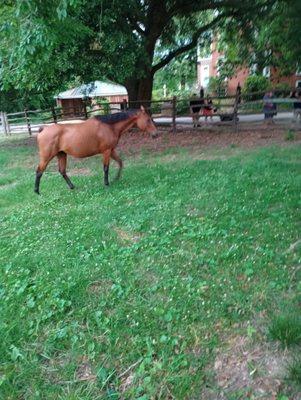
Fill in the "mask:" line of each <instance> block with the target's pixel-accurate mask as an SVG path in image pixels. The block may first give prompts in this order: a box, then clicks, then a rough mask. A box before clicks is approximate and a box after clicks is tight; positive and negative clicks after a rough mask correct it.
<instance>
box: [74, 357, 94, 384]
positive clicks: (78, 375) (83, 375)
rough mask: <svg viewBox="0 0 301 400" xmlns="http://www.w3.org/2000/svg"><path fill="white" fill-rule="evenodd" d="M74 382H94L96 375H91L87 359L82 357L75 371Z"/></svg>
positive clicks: (90, 367)
mask: <svg viewBox="0 0 301 400" xmlns="http://www.w3.org/2000/svg"><path fill="white" fill-rule="evenodd" d="M74 380H75V381H77V382H83V381H95V380H96V375H95V374H93V371H92V366H91V364H90V363H89V360H88V358H87V357H83V358H82V359H81V361H80V363H79V365H78V367H77V369H76V371H75V374H74Z"/></svg>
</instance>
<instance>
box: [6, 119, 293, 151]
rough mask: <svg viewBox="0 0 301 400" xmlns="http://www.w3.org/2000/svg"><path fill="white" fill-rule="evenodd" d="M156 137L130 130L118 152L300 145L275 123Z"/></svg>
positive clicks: (164, 131) (22, 142) (164, 132)
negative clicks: (236, 129) (287, 136)
mask: <svg viewBox="0 0 301 400" xmlns="http://www.w3.org/2000/svg"><path fill="white" fill-rule="evenodd" d="M158 130H159V137H158V138H157V139H152V138H151V137H150V135H148V134H144V133H141V132H139V131H138V130H132V131H130V132H128V133H126V134H125V135H123V136H122V137H121V140H120V142H119V145H118V150H119V151H122V152H123V153H124V154H128V155H136V154H140V153H141V152H142V151H147V152H154V153H159V152H162V151H164V150H167V149H171V148H181V149H182V148H186V149H189V150H191V149H204V150H205V149H208V148H209V149H210V148H214V149H223V148H229V147H240V148H245V149H250V148H254V147H262V146H269V145H273V144H277V145H282V146H286V145H291V144H292V143H293V144H296V143H301V131H298V132H295V133H294V136H295V139H294V141H293V142H289V141H287V140H285V135H286V132H287V130H288V127H287V126H282V125H280V124H275V125H272V126H265V125H264V124H241V125H239V128H238V131H237V132H235V129H234V128H233V127H232V126H218V125H212V126H207V127H202V128H199V129H191V128H188V127H185V128H183V127H181V126H178V129H177V132H176V133H175V134H173V133H172V131H171V128H170V127H159V128H158ZM24 146H28V147H36V138H35V137H25V138H22V139H18V140H17V139H16V140H9V141H5V142H3V143H0V147H6V148H9V147H24ZM203 156H204V157H206V155H203Z"/></svg>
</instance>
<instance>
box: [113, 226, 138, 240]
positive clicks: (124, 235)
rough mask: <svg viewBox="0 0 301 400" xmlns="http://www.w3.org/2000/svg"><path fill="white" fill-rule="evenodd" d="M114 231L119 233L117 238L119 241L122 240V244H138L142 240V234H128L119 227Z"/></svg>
mask: <svg viewBox="0 0 301 400" xmlns="http://www.w3.org/2000/svg"><path fill="white" fill-rule="evenodd" d="M114 231H115V232H116V233H117V236H118V237H119V239H121V241H122V242H132V243H137V242H139V240H140V239H141V234H139V233H137V232H128V231H125V230H124V229H121V228H117V227H115V228H114Z"/></svg>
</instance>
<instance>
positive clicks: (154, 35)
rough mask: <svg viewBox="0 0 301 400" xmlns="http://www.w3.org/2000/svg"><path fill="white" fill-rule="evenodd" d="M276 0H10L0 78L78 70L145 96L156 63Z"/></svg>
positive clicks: (33, 82) (35, 80)
mask: <svg viewBox="0 0 301 400" xmlns="http://www.w3.org/2000/svg"><path fill="white" fill-rule="evenodd" d="M274 2H275V1H274V0H246V1H244V2H241V1H240V0H161V1H157V0H128V1H126V2H125V1H123V0H114V1H111V0H44V1H41V0H27V1H26V2H24V1H23V0H16V1H15V2H11V1H7V2H5V7H7V8H8V9H9V10H10V12H9V18H6V21H5V23H4V25H3V27H2V29H1V33H0V35H1V36H2V37H3V38H5V40H4V41H3V42H1V44H0V57H1V59H0V61H1V76H0V78H1V81H2V85H3V86H4V87H8V86H13V87H23V88H31V89H32V88H36V89H39V90H49V89H51V88H54V87H61V86H62V84H63V83H65V85H66V84H68V83H70V82H72V81H73V80H74V79H76V78H79V79H81V80H83V81H92V80H94V79H100V77H102V78H107V79H111V80H113V81H117V82H119V83H121V84H124V85H125V86H126V88H127V90H128V93H129V97H130V99H131V100H137V99H139V100H141V99H142V100H148V99H150V98H151V93H152V87H153V79H154V75H155V73H156V72H157V71H159V70H160V69H161V68H163V67H164V66H166V65H167V64H168V63H169V62H170V61H172V60H173V59H175V58H176V57H179V56H180V55H182V54H184V53H186V52H188V51H190V50H192V49H194V48H195V47H196V45H197V43H198V42H203V41H204V42H205V41H206V40H208V35H209V34H210V32H211V30H212V29H214V28H217V27H222V26H223V24H224V23H225V22H226V21H227V20H228V21H235V20H239V21H244V23H245V24H246V25H247V24H248V23H250V21H251V20H252V18H253V17H254V15H255V13H257V14H258V13H259V12H260V10H262V9H265V8H266V7H267V5H268V4H273V3H274ZM1 7H2V6H1ZM13 9H15V10H16V11H15V12H13V11H12V10H13Z"/></svg>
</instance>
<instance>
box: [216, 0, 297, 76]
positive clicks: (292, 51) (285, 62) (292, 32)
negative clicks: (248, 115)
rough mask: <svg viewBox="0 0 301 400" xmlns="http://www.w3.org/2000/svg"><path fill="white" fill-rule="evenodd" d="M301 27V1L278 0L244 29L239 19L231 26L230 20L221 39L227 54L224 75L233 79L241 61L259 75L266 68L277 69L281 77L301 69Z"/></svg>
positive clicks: (220, 41)
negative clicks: (232, 76)
mask: <svg viewBox="0 0 301 400" xmlns="http://www.w3.org/2000/svg"><path fill="white" fill-rule="evenodd" d="M300 26H301V2H300V1H299V0H288V1H280V0H279V1H277V2H275V4H273V5H272V6H271V7H270V8H267V9H265V10H264V12H263V13H261V15H258V16H256V17H254V18H253V20H252V22H251V24H249V25H247V26H242V24H241V22H240V21H239V20H235V21H233V22H232V23H231V24H230V23H229V22H228V21H227V22H226V23H225V25H224V29H223V30H222V31H221V32H220V40H219V45H220V47H221V50H222V51H223V52H224V53H225V58H224V63H223V68H222V70H223V71H224V74H225V75H227V76H231V74H233V72H234V70H235V68H236V67H240V66H241V65H242V60H243V63H244V65H245V66H247V67H250V68H251V69H252V70H253V71H254V72H256V73H257V74H262V72H263V69H264V68H265V67H274V68H277V70H278V72H279V73H280V74H282V75H289V74H291V73H294V72H295V71H296V70H298V69H299V70H300V69H301V35H300V32H299V31H300ZM238 32H239V34H238Z"/></svg>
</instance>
